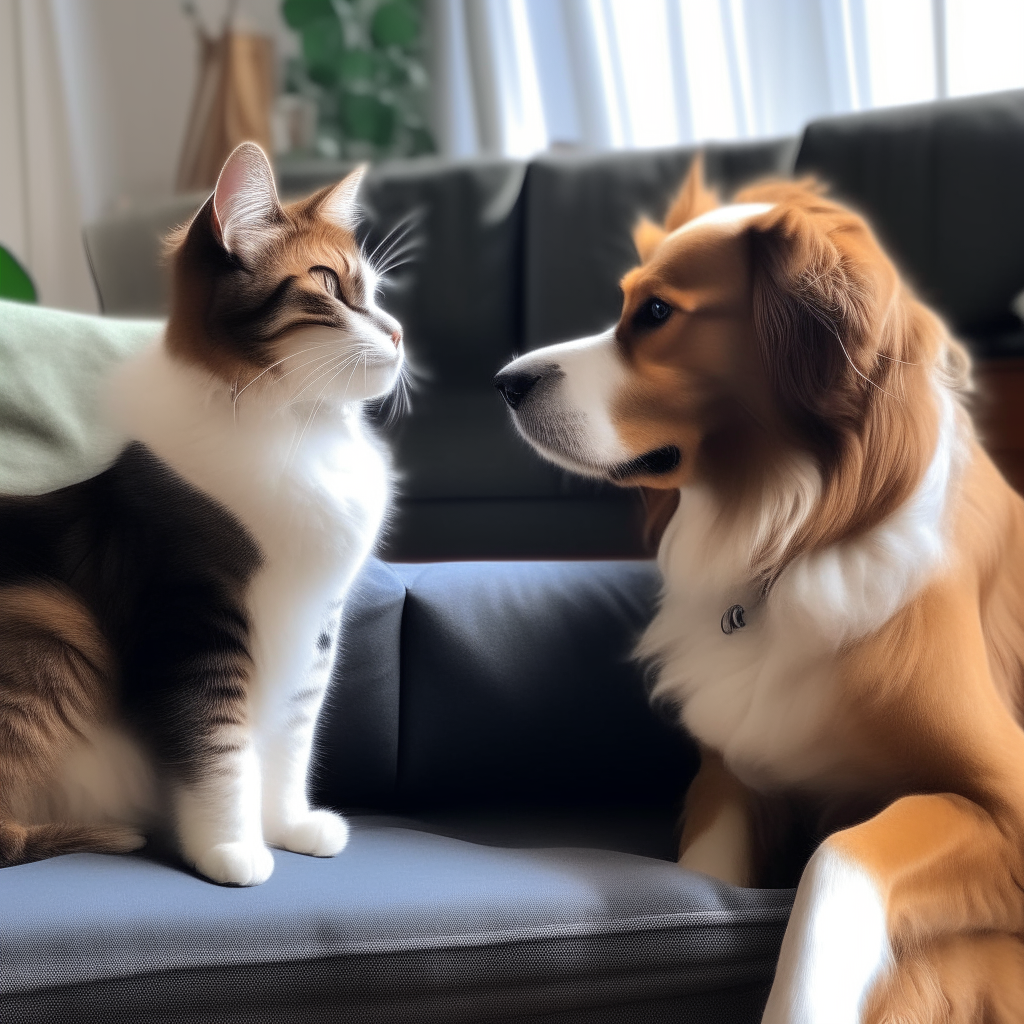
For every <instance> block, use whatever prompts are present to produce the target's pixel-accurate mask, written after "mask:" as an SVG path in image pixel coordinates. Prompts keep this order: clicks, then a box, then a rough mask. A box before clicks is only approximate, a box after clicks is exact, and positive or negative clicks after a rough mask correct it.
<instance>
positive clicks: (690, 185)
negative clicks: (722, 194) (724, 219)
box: [638, 153, 721, 249]
mask: <svg viewBox="0 0 1024 1024" xmlns="http://www.w3.org/2000/svg"><path fill="white" fill-rule="evenodd" d="M720 205H721V204H720V203H719V201H718V194H717V193H716V192H714V191H713V190H712V189H709V188H708V187H707V185H705V184H704V154H703V153H698V154H697V155H696V156H695V157H694V158H693V163H691V164H690V169H689V171H687V172H686V178H685V180H684V181H683V184H682V186H681V187H680V189H679V191H678V192H677V193H676V197H675V199H673V200H672V205H671V206H670V207H669V208H668V213H667V214H665V231H666V232H668V231H675V229H676V228H678V227H682V225H684V224H685V223H686V222H687V221H689V220H693V218H694V217H699V216H700V215H701V214H702V213H707V212H708V211H709V210H714V209H717V208H718V206H720ZM638 249H639V246H638Z"/></svg>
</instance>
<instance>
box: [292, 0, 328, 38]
mask: <svg viewBox="0 0 1024 1024" xmlns="http://www.w3.org/2000/svg"><path fill="white" fill-rule="evenodd" d="M281 13H282V14H283V15H284V20H285V21H286V22H288V24H289V25H290V26H291V27H292V28H293V29H295V30H296V31H299V30H301V29H303V28H305V27H306V25H308V24H309V23H310V22H313V21H318V20H320V19H321V18H333V17H334V16H335V15H334V7H333V6H332V5H331V0H284V3H283V4H281Z"/></svg>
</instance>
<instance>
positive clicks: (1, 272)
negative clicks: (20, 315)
mask: <svg viewBox="0 0 1024 1024" xmlns="http://www.w3.org/2000/svg"><path fill="white" fill-rule="evenodd" d="M0 299H14V300H15V301H16V302H35V301H36V287H35V285H34V284H33V283H32V278H31V277H29V276H28V271H26V270H25V268H24V267H23V266H22V265H21V264H20V263H19V262H18V261H17V260H16V259H15V258H14V256H13V255H12V254H11V253H10V252H8V251H7V249H5V248H4V247H3V246H2V245H0Z"/></svg>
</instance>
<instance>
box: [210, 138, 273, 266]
mask: <svg viewBox="0 0 1024 1024" xmlns="http://www.w3.org/2000/svg"><path fill="white" fill-rule="evenodd" d="M279 210H280V203H279V202H278V199H277V187H276V186H275V185H274V171H273V169H272V168H271V166H270V161H269V160H268V159H267V157H266V154H265V153H264V152H263V150H262V149H260V147H259V146H257V145H256V143H255V142H243V143H242V144H241V145H240V146H238V147H236V149H235V151H234V152H233V153H232V154H231V156H229V157H228V158H227V160H226V161H225V163H224V166H223V167H222V168H221V172H220V177H219V178H218V179H217V188H216V190H215V191H214V193H213V230H214V232H215V233H216V235H217V237H218V240H219V241H220V243H221V245H223V246H224V248H225V249H227V250H228V252H233V251H234V250H235V249H236V248H237V246H238V244H239V242H240V241H241V239H242V236H243V235H244V233H245V232H246V231H250V230H253V229H255V228H258V227H260V226H261V225H263V224H266V223H267V222H268V221H270V220H273V219H274V217H275V215H276V214H277V213H278V211H279Z"/></svg>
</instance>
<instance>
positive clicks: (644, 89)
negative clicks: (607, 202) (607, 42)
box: [608, 0, 678, 146]
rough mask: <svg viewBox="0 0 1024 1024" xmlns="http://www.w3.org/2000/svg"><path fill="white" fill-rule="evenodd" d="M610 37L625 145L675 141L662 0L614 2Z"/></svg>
mask: <svg viewBox="0 0 1024 1024" xmlns="http://www.w3.org/2000/svg"><path fill="white" fill-rule="evenodd" d="M608 6H609V8H610V13H611V28H612V33H611V38H612V42H613V45H614V46H615V48H616V49H617V50H618V62H617V64H618V67H619V68H620V69H621V71H620V73H619V75H618V76H617V78H618V79H619V82H620V83H621V85H620V89H621V92H622V94H623V95H622V105H623V106H624V107H625V110H626V127H627V128H628V131H626V132H624V133H623V134H624V135H625V136H626V139H627V143H628V144H629V145H631V146H664V145H667V144H670V143H673V142H676V141H677V140H678V130H677V129H678V126H677V123H676V107H675V97H674V96H673V83H672V55H671V51H670V49H669V25H668V17H667V12H666V10H665V4H664V3H663V2H662V0H626V2H623V0H615V2H613V3H611V4H609V5H608Z"/></svg>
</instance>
